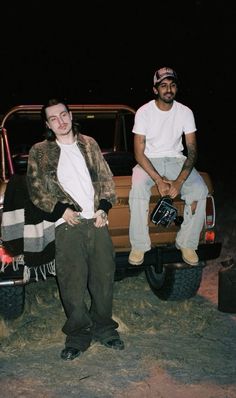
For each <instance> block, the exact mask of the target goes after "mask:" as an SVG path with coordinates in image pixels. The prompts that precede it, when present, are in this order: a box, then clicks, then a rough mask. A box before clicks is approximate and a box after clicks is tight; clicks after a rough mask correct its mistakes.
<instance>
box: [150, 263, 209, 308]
mask: <svg viewBox="0 0 236 398" xmlns="http://www.w3.org/2000/svg"><path fill="white" fill-rule="evenodd" d="M204 266H205V263H204V262H201V263H200V264H199V265H198V266H195V267H192V268H179V269H178V268H177V267H173V265H172V266H171V267H168V266H164V267H163V272H162V273H160V274H159V273H156V272H155V267H154V266H150V267H148V268H146V270H145V274H146V278H147V281H148V284H149V286H150V287H151V289H152V291H153V293H154V294H155V295H156V296H157V297H158V298H160V299H161V300H166V301H168V300H169V301H178V300H186V299H189V298H191V297H194V296H195V295H196V293H197V291H198V289H199V287H200V283H201V280H202V271H203V268H204Z"/></svg>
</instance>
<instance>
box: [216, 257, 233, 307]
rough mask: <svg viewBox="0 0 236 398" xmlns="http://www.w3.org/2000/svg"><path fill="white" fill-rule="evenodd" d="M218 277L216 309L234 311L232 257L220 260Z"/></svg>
mask: <svg viewBox="0 0 236 398" xmlns="http://www.w3.org/2000/svg"><path fill="white" fill-rule="evenodd" d="M221 264H222V265H223V268H222V269H220V270H219V274H218V275H219V279H218V310H219V311H222V312H229V313H232V314H235V313H236V264H234V261H233V259H230V260H228V261H225V262H222V263H221Z"/></svg>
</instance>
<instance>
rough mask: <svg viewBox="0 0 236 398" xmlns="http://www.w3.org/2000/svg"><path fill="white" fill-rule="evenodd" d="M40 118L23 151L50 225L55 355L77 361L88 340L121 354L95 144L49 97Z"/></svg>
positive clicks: (104, 189)
mask: <svg viewBox="0 0 236 398" xmlns="http://www.w3.org/2000/svg"><path fill="white" fill-rule="evenodd" d="M41 114H42V119H43V121H44V123H45V124H46V127H47V131H46V140H44V141H42V142H39V143H37V144H35V145H34V146H33V147H32V148H31V150H30V153H29V160H28V171H27V179H28V189H29V194H30V198H31V200H32V202H33V203H34V205H35V206H37V207H38V208H40V209H41V210H43V211H44V212H45V214H46V217H47V216H48V217H47V219H48V220H49V221H54V222H55V227H56V228H55V246H56V256H55V259H56V273H57V280H58V285H59V289H60V294H61V300H62V304H63V307H64V310H65V314H66V317H67V320H66V322H65V324H64V326H63V328H62V331H63V332H64V333H65V334H66V341H65V348H64V349H63V350H62V352H61V358H62V359H64V360H72V359H74V358H76V357H78V356H79V355H80V353H81V352H83V351H85V350H87V348H88V347H89V346H90V344H91V341H92V339H94V340H96V341H100V342H101V344H103V345H105V346H106V347H109V348H114V349H118V350H122V349H123V348H124V343H123V341H122V340H121V339H120V337H119V334H118V332H117V328H118V323H117V322H115V321H114V320H113V319H112V300H113V283H114V272H115V260H114V248H113V244H112V240H111V238H110V234H109V231H108V228H107V224H108V221H107V215H108V211H109V209H110V208H111V207H112V204H114V203H115V201H116V195H115V187H114V182H113V178H112V173H111V171H110V168H109V166H108V164H107V163H106V161H105V159H104V158H103V155H102V153H101V150H100V148H99V146H98V144H97V142H96V141H95V140H94V139H93V138H92V137H88V136H85V135H82V134H80V133H79V130H78V126H77V125H76V124H74V123H73V122H72V114H71V112H70V111H69V109H68V107H67V105H66V104H65V103H64V102H63V101H58V100H56V99H51V100H49V101H48V102H47V104H46V105H44V106H43V108H42V112H41ZM46 217H45V218H46ZM86 289H88V291H89V293H90V297H91V305H90V308H88V307H87V305H86V302H85V295H86Z"/></svg>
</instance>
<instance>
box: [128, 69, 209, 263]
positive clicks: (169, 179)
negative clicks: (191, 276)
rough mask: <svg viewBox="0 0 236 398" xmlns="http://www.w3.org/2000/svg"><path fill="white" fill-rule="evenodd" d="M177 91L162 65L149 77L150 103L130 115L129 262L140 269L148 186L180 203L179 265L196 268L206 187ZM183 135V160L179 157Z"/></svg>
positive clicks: (191, 124) (190, 120)
mask: <svg viewBox="0 0 236 398" xmlns="http://www.w3.org/2000/svg"><path fill="white" fill-rule="evenodd" d="M177 90H178V79H177V75H176V72H175V71H174V70H173V69H172V68H169V67H162V68H160V69H158V70H157V71H156V72H155V74H154V84H153V92H154V95H155V99H154V100H151V101H149V102H148V103H146V104H144V105H143V106H141V107H140V108H139V109H138V110H137V112H136V115H135V121H134V127H133V133H134V151H135V158H136V161H137V163H138V164H137V165H136V166H135V167H134V169H133V175H132V187H131V190H130V194H129V205H130V242H131V247H132V250H131V252H130V255H129V263H130V264H132V265H140V264H142V263H143V261H144V253H145V252H146V251H148V250H150V249H151V241H150V237H149V229H148V215H149V201H150V195H151V188H152V186H153V185H156V187H157V189H158V191H159V193H160V195H161V196H166V195H169V196H170V197H171V198H172V199H173V198H175V197H176V196H177V195H178V194H180V195H181V198H182V199H183V200H184V202H185V206H184V220H183V223H182V224H181V228H180V230H179V232H178V233H177V237H176V247H177V248H178V249H179V250H181V252H182V258H183V261H185V262H186V263H187V264H189V265H190V266H195V265H197V264H198V262H199V259H198V255H197V253H196V249H197V248H198V244H199V237H200V233H201V230H202V227H203V224H204V219H205V207H206V197H207V194H208V189H207V186H206V184H205V182H204V180H203V179H202V177H201V176H200V174H199V173H198V172H197V171H196V169H195V168H194V165H195V163H196V159H197V142H196V125H195V120H194V115H193V112H192V111H191V109H189V108H188V107H187V106H185V105H183V104H181V103H180V102H177V101H176V100H175V97H176V94H177ZM183 135H184V137H185V144H186V149H187V156H185V155H184V154H183V150H184V146H183V142H182V138H183Z"/></svg>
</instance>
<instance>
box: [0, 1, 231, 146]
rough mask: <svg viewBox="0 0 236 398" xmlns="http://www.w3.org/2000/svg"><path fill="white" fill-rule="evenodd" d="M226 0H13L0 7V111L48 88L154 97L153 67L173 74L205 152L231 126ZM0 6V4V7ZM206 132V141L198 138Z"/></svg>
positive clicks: (73, 97)
mask: <svg viewBox="0 0 236 398" xmlns="http://www.w3.org/2000/svg"><path fill="white" fill-rule="evenodd" d="M232 3H233V2H231V1H224V2H223V1H207V0H195V1H192V0H182V1H181V0H173V1H164V0H162V1H158V0H156V1H155V2H153V1H150V2H149V1H147V2H145V3H143V4H141V5H137V3H136V1H128V0H126V1H116V2H112V1H102V0H101V1H87V2H81V1H78V2H77V7H76V9H75V2H74V1H73V2H70V1H67V2H65V3H64V4H62V5H61V4H59V2H53V1H50V2H49V1H48V2H47V3H45V4H46V5H44V2H29V3H28V4H27V3H26V2H24V3H22V2H17V3H16V4H14V3H11V4H10V3H9V4H6V5H5V6H4V7H3V8H2V10H1V45H0V57H1V75H0V92H1V101H0V113H2V112H4V111H5V110H6V109H9V107H11V106H14V105H16V104H20V103H42V102H43V101H44V100H45V99H47V97H48V96H64V97H65V98H67V99H68V102H71V103H72V102H75V103H79V102H81V103H86V102H90V103H92V102H104V103H109V102H123V103H128V104H130V105H133V106H135V107H137V106H139V105H141V104H143V103H144V102H146V101H147V100H149V99H151V98H152V78H153V73H154V71H155V69H156V68H157V67H160V66H163V65H168V66H172V67H174V68H175V69H176V71H177V73H178V75H179V78H180V82H181V85H180V90H179V95H178V99H179V100H180V101H182V102H184V103H186V105H188V106H190V107H191V108H192V109H193V111H194V113H195V116H196V121H197V125H198V128H199V130H200V132H201V134H199V141H200V145H201V141H203V140H204V142H205V144H206V145H205V150H206V151H210V150H212V149H211V148H212V140H213V139H214V142H216V144H217V145H219V146H220V145H221V137H222V131H224V133H223V134H225V135H226V134H227V133H229V132H230V131H231V132H232V129H233V130H235V125H233V123H232V119H233V113H234V107H233V106H234V98H233V95H234V91H235V83H236V78H235V64H234V61H233V58H234V57H235V37H236V36H235V20H236V15H235V10H234V6H233V4H232ZM1 7H2V6H1ZM204 134H208V140H206V139H205V138H206V136H205V135H204ZM231 150H232V149H231Z"/></svg>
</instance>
